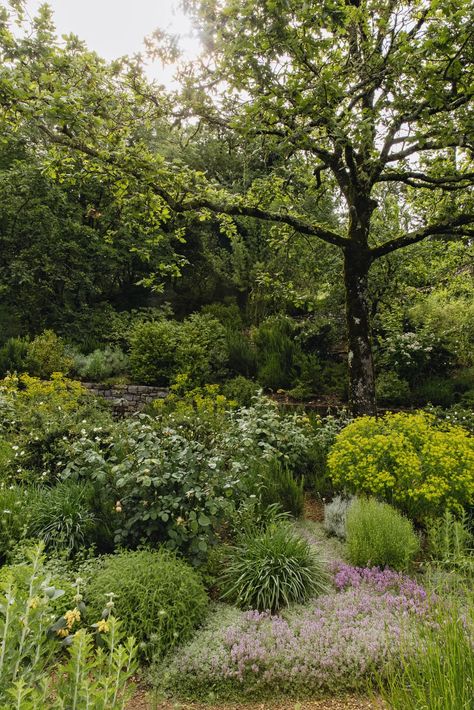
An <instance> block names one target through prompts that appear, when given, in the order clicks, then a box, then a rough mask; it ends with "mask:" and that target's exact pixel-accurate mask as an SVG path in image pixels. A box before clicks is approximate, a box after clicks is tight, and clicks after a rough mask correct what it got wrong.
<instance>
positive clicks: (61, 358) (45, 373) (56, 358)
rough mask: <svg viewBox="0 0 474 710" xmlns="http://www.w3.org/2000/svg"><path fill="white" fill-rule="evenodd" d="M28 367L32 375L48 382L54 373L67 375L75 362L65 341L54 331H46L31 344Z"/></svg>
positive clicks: (29, 346)
mask: <svg viewBox="0 0 474 710" xmlns="http://www.w3.org/2000/svg"><path fill="white" fill-rule="evenodd" d="M26 365H27V369H28V372H29V374H30V375H33V376H34V377H40V378H41V379H44V380H46V379H48V378H49V377H51V375H52V374H53V372H62V373H63V374H65V375H67V373H68V372H69V371H70V369H71V367H72V365H73V361H72V359H71V358H70V357H69V356H68V355H67V352H66V346H65V344H64V341H63V340H62V339H61V338H60V337H59V336H58V335H56V333H54V332H53V331H52V330H45V331H44V332H43V333H41V335H37V336H36V338H34V339H33V340H32V341H31V343H29V345H28V356H27V361H26Z"/></svg>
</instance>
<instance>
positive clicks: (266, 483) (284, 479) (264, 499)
mask: <svg viewBox="0 0 474 710" xmlns="http://www.w3.org/2000/svg"><path fill="white" fill-rule="evenodd" d="M260 480H261V489H260V498H261V506H262V508H263V509H265V508H267V507H269V506H270V505H275V504H276V505H278V506H279V507H280V509H281V510H282V511H283V512H285V513H291V515H293V516H294V517H295V518H299V517H300V516H301V515H302V514H303V506H304V492H303V479H300V480H299V481H296V480H295V478H294V476H293V474H292V472H291V470H290V469H289V468H288V466H286V465H285V464H282V463H281V462H280V461H278V459H275V458H273V459H271V460H270V461H263V465H262V464H260Z"/></svg>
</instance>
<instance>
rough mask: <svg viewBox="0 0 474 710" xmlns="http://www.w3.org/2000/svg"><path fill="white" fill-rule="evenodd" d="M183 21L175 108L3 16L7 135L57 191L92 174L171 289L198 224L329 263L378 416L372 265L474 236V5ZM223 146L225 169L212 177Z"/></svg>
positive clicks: (277, 7)
mask: <svg viewBox="0 0 474 710" xmlns="http://www.w3.org/2000/svg"><path fill="white" fill-rule="evenodd" d="M14 5H15V6H16V17H17V19H18V21H20V22H21V3H14ZM185 5H186V7H187V9H188V11H189V12H190V13H191V14H192V15H193V17H194V20H195V23H196V26H197V27H198V29H199V32H200V35H201V38H202V40H203V45H204V50H203V55H202V58H201V60H200V62H199V63H195V64H194V65H193V66H189V67H183V68H182V70H181V73H180V79H181V87H182V88H181V91H180V92H178V93H176V94H175V95H169V94H166V93H165V92H164V90H163V88H162V87H161V88H160V87H157V86H155V85H150V84H149V83H148V82H147V81H146V80H145V78H144V75H143V73H142V71H141V68H140V66H139V64H138V63H137V62H136V61H130V60H122V61H120V62H115V63H112V64H110V65H108V64H106V63H105V62H103V61H102V60H101V59H100V58H99V57H97V55H95V54H94V53H91V52H89V51H87V49H86V48H85V47H84V45H83V44H81V43H80V41H79V40H78V39H77V38H75V37H73V36H71V37H69V38H67V39H66V41H65V43H64V44H61V43H58V42H57V40H56V39H55V37H54V32H53V30H52V27H51V22H50V20H51V18H50V13H49V11H48V9H47V8H45V7H43V8H42V10H41V12H40V14H39V15H38V17H37V18H36V19H35V21H34V27H33V28H32V29H33V32H32V33H29V34H25V33H23V34H22V33H21V32H20V33H18V32H17V33H13V32H12V30H11V19H12V17H11V15H9V14H8V13H7V12H6V11H5V10H3V13H2V21H1V30H0V31H1V35H0V55H1V56H0V58H1V60H2V62H1V63H2V69H1V70H0V106H1V111H0V121H1V123H2V127H3V131H4V135H9V134H11V135H14V136H15V139H16V140H23V141H25V142H28V143H30V144H31V141H33V142H34V143H35V144H36V146H37V150H38V151H40V152H41V151H43V155H42V164H43V169H44V170H45V171H46V174H47V175H48V176H49V178H50V179H54V180H57V181H59V183H62V184H64V181H67V182H68V184H69V185H71V186H74V185H77V183H78V181H79V180H80V179H81V177H80V176H83V175H84V174H87V175H89V176H91V175H92V176H93V177H94V179H95V180H96V181H97V182H98V183H100V185H101V186H105V188H106V189H107V190H109V191H110V192H111V194H112V195H113V199H114V202H115V204H116V205H117V206H118V208H119V210H120V212H121V215H125V223H126V224H127V225H128V229H129V232H130V234H133V238H134V239H137V243H136V245H135V246H134V249H136V250H137V251H140V252H141V253H142V255H144V256H145V258H148V259H150V258H151V257H150V255H151V254H152V253H154V254H155V255H156V251H157V249H158V251H159V252H161V258H159V259H156V258H155V259H154V262H155V266H156V271H157V272H159V273H161V275H165V277H166V276H167V275H168V276H169V275H172V274H176V273H177V272H178V270H179V267H180V264H182V263H184V262H183V257H182V250H181V252H180V244H182V243H183V240H185V238H186V237H185V235H186V234H187V233H188V232H189V231H190V230H192V226H191V225H196V224H199V223H200V222H202V221H203V220H204V221H206V220H207V221H209V220H211V221H212V220H217V223H218V224H219V225H220V227H219V228H220V231H221V232H222V233H223V234H226V235H227V237H228V238H229V239H234V240H237V241H238V240H239V239H241V238H242V234H245V233H248V227H247V226H246V224H247V221H248V220H249V221H248V224H251V223H252V221H254V220H257V221H258V222H260V223H261V226H260V227H257V228H256V229H257V233H260V234H261V233H262V232H261V230H262V229H263V230H265V229H267V230H268V229H269V230H270V238H271V239H273V240H274V243H275V244H282V243H284V242H285V240H286V242H288V243H289V242H292V241H293V242H294V243H299V240H301V239H304V240H306V241H307V243H308V244H309V247H308V248H309V252H308V253H310V252H312V253H313V254H315V255H317V254H319V253H320V248H319V247H318V246H317V244H318V243H319V242H323V243H325V244H327V245H329V246H330V247H336V248H338V249H339V250H340V253H341V256H342V261H343V268H344V292H345V301H346V312H347V316H346V319H347V340H348V365H349V379H350V399H351V404H352V407H353V409H354V411H355V412H356V413H364V412H373V411H374V408H375V390H374V371H373V362H372V359H373V358H372V342H371V316H372V313H371V307H370V303H369V301H370V289H369V271H370V269H371V266H372V264H374V262H377V261H378V260H379V259H381V258H386V257H387V256H389V255H391V254H393V253H395V252H397V251H398V250H400V249H403V248H406V247H410V246H412V245H415V244H417V243H420V242H422V241H423V240H425V239H439V238H449V239H453V238H456V239H461V240H462V239H463V238H467V239H469V238H471V237H472V235H473V233H474V230H473V226H472V225H473V224H474V205H473V197H472V187H473V184H474V164H473V146H474V123H473V112H472V99H473V93H474V88H473V87H474V76H473V54H474V49H473V48H474V42H473V41H472V39H473V29H472V28H473V27H474V10H473V8H472V5H471V4H470V3H469V2H458V1H457V2H443V3H441V2H439V1H438V0H417V1H414V2H406V1H403V0H390V2H384V3H382V2H379V1H378V0H365V1H362V0H361V1H356V0H354V1H353V2H350V1H349V0H331V1H329V0H327V1H326V0H325V1H324V2H321V3H315V2H312V1H309V0H308V1H305V2H301V0H265V2H261V3H258V4H257V3H255V2H253V0H244V1H242V0H222V1H220V0H201V1H198V0H189V1H188V2H186V3H185ZM159 49H160V48H159V47H158V50H159ZM203 136H204V137H205V138H204V143H205V146H206V147H205V148H203V146H202V145H201V147H200V146H199V142H200V141H202V139H203V138H202V137H203ZM222 144H225V145H227V146H229V155H230V156H231V157H230V159H229V160H227V161H223V160H222V156H220V158H219V161H220V162H219V165H217V164H216V161H215V148H216V146H219V145H222ZM213 146H214V148H213ZM213 151H214V154H213ZM203 156H205V158H208V159H209V160H206V159H204V160H203ZM394 205H395V206H396V208H395V209H394ZM212 215H214V217H212ZM121 222H122V220H121ZM264 225H268V226H267V227H265V226H264ZM252 229H255V228H254V227H252ZM137 235H138V238H137ZM267 236H268V233H267ZM315 240H316V241H315ZM147 283H148V284H152V283H153V278H152V277H150V278H149V279H148V281H147Z"/></svg>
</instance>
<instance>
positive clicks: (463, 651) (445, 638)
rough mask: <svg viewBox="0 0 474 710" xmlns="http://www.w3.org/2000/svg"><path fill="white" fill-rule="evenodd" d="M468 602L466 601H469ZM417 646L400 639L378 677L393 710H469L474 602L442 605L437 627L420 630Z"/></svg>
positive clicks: (473, 695)
mask: <svg viewBox="0 0 474 710" xmlns="http://www.w3.org/2000/svg"><path fill="white" fill-rule="evenodd" d="M466 600H467V601H466ZM417 638H418V643H417V644H416V645H415V646H413V644H412V641H411V639H410V638H408V639H407V638H406V636H405V635H403V636H402V639H401V643H400V649H399V654H398V658H394V659H392V662H391V663H390V664H389V665H388V667H387V668H386V669H385V670H384V672H383V673H381V674H380V676H379V686H380V687H379V692H380V695H381V696H382V698H383V699H384V700H385V701H386V702H387V704H388V706H389V707H390V708H392V710H418V709H419V708H424V710H471V708H472V707H473V702H474V701H473V699H474V603H473V601H472V594H468V595H467V597H466V598H465V599H464V600H463V602H462V603H461V602H459V600H456V601H450V602H448V603H446V602H444V603H443V602H440V603H439V604H438V605H437V607H436V613H435V616H434V623H431V624H423V623H422V622H420V623H419V624H418V627H417Z"/></svg>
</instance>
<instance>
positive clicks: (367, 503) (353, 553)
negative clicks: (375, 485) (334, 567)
mask: <svg viewBox="0 0 474 710" xmlns="http://www.w3.org/2000/svg"><path fill="white" fill-rule="evenodd" d="M346 534H347V549H348V554H349V560H350V562H351V563H352V564H353V565H355V566H357V567H374V566H375V567H391V568H392V569H396V570H403V569H406V568H407V567H408V565H409V564H410V562H411V561H412V560H413V558H414V556H415V555H416V553H417V552H418V550H419V547H420V542H419V539H418V537H417V535H416V534H415V531H414V530H413V525H412V523H411V521H410V520H408V518H405V517H404V516H403V515H402V514H401V513H399V511H398V510H395V508H392V506H390V505H388V504H387V503H380V502H379V501H376V500H374V499H373V498H371V499H364V498H361V499H357V500H355V501H354V502H353V503H352V504H351V506H350V508H349V510H348V512H347V520H346Z"/></svg>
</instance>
